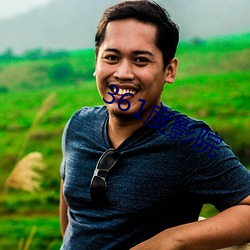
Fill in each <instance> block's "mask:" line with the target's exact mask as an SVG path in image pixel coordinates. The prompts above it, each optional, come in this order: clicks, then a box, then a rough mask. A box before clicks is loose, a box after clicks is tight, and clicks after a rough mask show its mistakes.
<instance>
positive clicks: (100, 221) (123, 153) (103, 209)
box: [60, 104, 250, 250]
mask: <svg viewBox="0 0 250 250" xmlns="http://www.w3.org/2000/svg"><path fill="white" fill-rule="evenodd" d="M161 108H162V109H161V110H158V111H159V113H157V112H156V113H157V116H156V117H155V119H152V120H150V122H149V123H147V124H144V125H143V126H142V127H141V128H140V129H139V130H137V131H136V132H135V133H134V134H132V135H131V136H130V137H129V138H127V139H126V140H125V141H124V142H123V143H122V144H121V145H120V146H119V147H118V148H117V151H118V153H119V159H118V161H117V163H116V165H115V166H114V167H113V168H112V169H111V171H110V172H109V174H108V177H107V193H106V196H105V201H104V202H102V203H100V204H96V203H94V202H92V201H91V197H90V182H91V179H92V176H93V173H94V170H95V166H96V164H97V162H98V159H99V158H100V156H101V155H102V154H103V152H105V151H106V150H107V149H109V148H111V147H112V145H111V143H110V141H109V138H108V134H107V129H106V127H107V121H108V111H107V109H106V107H105V106H102V107H94V108H89V107H85V108H83V109H81V110H80V111H78V112H76V113H75V114H74V115H73V117H72V118H71V119H70V121H69V122H68V124H67V126H66V128H65V130H64V135H63V161H62V164H61V169H60V173H61V177H62V179H63V180H64V195H65V198H66V201H67V203H68V206H69V210H68V217H69V224H68V227H67V230H66V233H65V237H64V242H63V245H62V247H61V249H72V250H78V249H79V250H84V249H91V250H92V249H119V250H122V249H129V248H131V247H132V246H134V245H136V244H138V243H140V242H142V241H144V240H146V239H148V238H150V237H152V236H154V235H155V234H157V233H159V232H160V231H163V230H164V229H167V228H169V227H173V226H177V225H180V224H184V223H188V222H192V221H195V220H197V219H198V216H199V213H200V210H201V208H202V205H203V204H205V203H211V204H213V205H215V206H216V207H217V208H218V209H219V210H224V209H226V208H228V207H230V206H233V205H235V204H237V203H238V202H240V201H241V200H242V199H244V198H245V197H246V196H248V195H249V194H250V173H249V171H248V170H247V169H246V168H245V167H244V166H242V164H241V163H240V162H239V160H238V158H237V157H236V156H235V155H234V154H233V153H232V151H231V149H230V147H229V146H227V145H226V144H225V143H224V142H223V141H222V140H221V138H220V137H219V135H217V134H215V133H213V131H212V130H211V129H210V127H209V126H208V125H206V124H205V123H204V122H202V121H198V120H195V119H192V118H190V117H188V116H185V115H183V114H181V113H180V112H178V111H173V110H171V109H170V108H169V107H168V106H166V105H164V104H162V107H161ZM142 122H143V121H142Z"/></svg>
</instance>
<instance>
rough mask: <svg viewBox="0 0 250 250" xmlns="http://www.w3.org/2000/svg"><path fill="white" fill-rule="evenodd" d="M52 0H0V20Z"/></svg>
mask: <svg viewBox="0 0 250 250" xmlns="http://www.w3.org/2000/svg"><path fill="white" fill-rule="evenodd" d="M48 2H51V0H0V20H2V19H6V18H10V17H13V16H15V15H17V14H23V13H25V12H27V11H29V10H30V9H31V8H34V7H39V6H41V5H44V4H46V3H48Z"/></svg>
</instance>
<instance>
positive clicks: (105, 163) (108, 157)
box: [98, 151, 118, 169]
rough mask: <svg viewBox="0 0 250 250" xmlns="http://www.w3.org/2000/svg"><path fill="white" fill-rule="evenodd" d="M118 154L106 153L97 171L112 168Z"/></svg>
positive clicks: (113, 152)
mask: <svg viewBox="0 0 250 250" xmlns="http://www.w3.org/2000/svg"><path fill="white" fill-rule="evenodd" d="M117 158H118V154H117V153H116V152H115V151H108V152H106V154H105V155H104V156H103V158H102V159H101V161H100V162H99V166H98V169H109V168H112V166H113V164H114V163H115V162H116V161H117Z"/></svg>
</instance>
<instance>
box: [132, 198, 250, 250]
mask: <svg viewBox="0 0 250 250" xmlns="http://www.w3.org/2000/svg"><path fill="white" fill-rule="evenodd" d="M249 240H250V195H249V196H248V197H247V198H245V199H244V200H242V201H241V202H240V203H239V204H237V205H236V206H233V207H230V208H228V209H226V210H224V211H223V212H221V213H219V214H217V215H215V216H213V217H211V218H208V219H206V220H202V221H197V222H193V223H188V224H184V225H180V226H177V227H173V228H170V229H167V230H165V231H163V232H161V233H159V234H157V235H156V236H154V237H153V238H151V239H149V240H147V241H144V242H142V243H141V244H139V245H137V246H135V247H133V248H132V250H139V249H141V250H142V249H143V250H147V249H158V250H160V249H164V250H178V249H183V250H184V249H188V250H195V249H197V250H211V249H219V248H224V247H229V246H233V245H240V244H243V243H246V242H247V241H249Z"/></svg>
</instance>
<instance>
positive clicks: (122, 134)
mask: <svg viewBox="0 0 250 250" xmlns="http://www.w3.org/2000/svg"><path fill="white" fill-rule="evenodd" d="M142 126H143V123H142V121H141V120H138V119H136V118H135V119H126V117H124V118H123V119H122V118H118V117H116V116H114V115H111V114H109V121H108V135H109V139H110V141H111V144H112V146H113V147H114V148H115V149H116V148H118V146H119V145H120V144H121V143H122V142H123V141H124V140H126V139H127V138H128V137H129V136H131V135H132V134H133V133H134V132H135V131H136V130H138V129H139V128H140V127H142Z"/></svg>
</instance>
